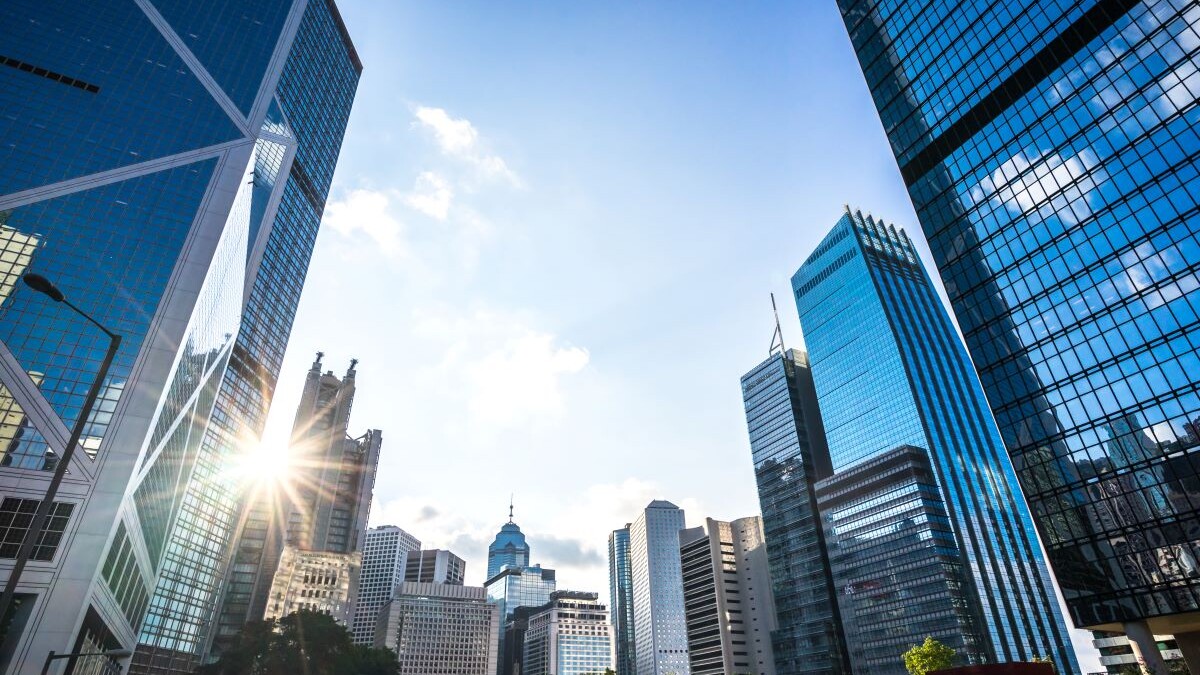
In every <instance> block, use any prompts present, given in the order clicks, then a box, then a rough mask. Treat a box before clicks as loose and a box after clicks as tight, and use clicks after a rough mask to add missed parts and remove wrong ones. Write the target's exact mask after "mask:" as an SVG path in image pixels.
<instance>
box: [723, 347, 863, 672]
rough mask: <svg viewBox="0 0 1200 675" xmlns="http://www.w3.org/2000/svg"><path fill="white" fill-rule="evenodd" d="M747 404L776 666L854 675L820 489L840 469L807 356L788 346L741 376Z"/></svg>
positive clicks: (789, 669) (780, 670) (791, 670)
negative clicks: (818, 485)
mask: <svg viewBox="0 0 1200 675" xmlns="http://www.w3.org/2000/svg"><path fill="white" fill-rule="evenodd" d="M742 398H743V401H744V403H745V407H746V426H747V427H748V429H749V432H750V450H751V453H752V456H753V459H754V476H755V480H756V481H757V483H758V502H759V506H760V507H761V509H762V520H763V532H764V534H765V535H766V538H767V561H768V564H769V567H770V577H771V586H772V595H773V596H774V603H775V616H776V628H775V630H774V631H772V633H771V643H772V651H773V653H774V661H775V667H776V669H777V670H778V671H779V672H780V673H798V674H800V673H803V674H811V675H849V673H850V664H849V660H848V658H849V657H848V656H847V654H846V649H845V640H844V638H843V637H842V632H841V623H840V618H839V616H838V606H837V596H836V594H835V592H834V586H833V579H832V577H831V576H830V575H829V573H828V569H829V560H828V556H827V552H826V548H825V540H824V537H823V535H822V528H821V518H820V513H819V512H818V510H817V498H816V492H815V487H814V486H815V483H816V482H817V480H819V479H821V478H827V477H828V476H829V475H830V474H831V473H832V472H833V469H832V468H831V466H830V461H829V450H828V448H827V447H826V445H825V430H824V427H823V426H822V425H821V413H820V409H819V407H818V405H817V396H816V390H815V389H814V387H813V381H812V373H811V371H810V370H809V364H808V356H807V355H806V354H805V353H804V352H800V351H796V350H794V349H783V348H782V345H781V348H780V350H779V351H778V353H775V354H771V355H770V357H769V358H767V360H766V361H763V362H762V363H760V364H759V365H758V366H756V367H755V368H754V369H753V370H751V371H750V372H748V373H746V375H745V376H743V377H742Z"/></svg>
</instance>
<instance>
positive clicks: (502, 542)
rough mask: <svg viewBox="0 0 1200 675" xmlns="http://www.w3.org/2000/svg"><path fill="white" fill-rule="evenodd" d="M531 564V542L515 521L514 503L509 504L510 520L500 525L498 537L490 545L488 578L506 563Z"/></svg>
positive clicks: (516, 564) (519, 565)
mask: <svg viewBox="0 0 1200 675" xmlns="http://www.w3.org/2000/svg"><path fill="white" fill-rule="evenodd" d="M528 564H529V544H528V543H526V541H525V535H524V534H523V533H522V532H521V528H520V526H518V525H517V524H516V523H514V522H513V514H512V505H511V504H509V506H508V522H507V523H505V524H504V525H502V526H500V531H499V532H497V533H496V538H495V539H493V540H492V544H491V546H488V566H487V578H488V579H491V578H492V577H494V576H496V575H497V574H499V573H500V570H502V569H504V567H505V565H512V566H513V567H525V566H526V565H528Z"/></svg>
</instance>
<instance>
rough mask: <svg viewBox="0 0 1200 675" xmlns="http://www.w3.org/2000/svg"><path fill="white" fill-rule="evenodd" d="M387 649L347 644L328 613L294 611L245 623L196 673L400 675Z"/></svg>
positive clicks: (346, 634) (345, 633)
mask: <svg viewBox="0 0 1200 675" xmlns="http://www.w3.org/2000/svg"><path fill="white" fill-rule="evenodd" d="M399 672H400V664H399V662H397V660H396V654H395V653H394V652H392V650H390V649H374V648H371V647H363V646H361V645H355V644H352V643H351V642H350V633H349V631H347V630H346V629H345V628H344V627H342V626H340V625H338V623H337V622H336V621H334V620H333V618H332V617H330V616H329V615H327V614H321V613H319V612H308V611H302V612H296V613H295V614H289V615H287V616H285V617H283V618H282V619H280V620H278V621H253V622H251V623H248V624H246V626H245V627H244V628H243V629H242V632H241V633H240V634H239V635H238V639H237V641H236V642H235V643H234V644H233V646H232V647H230V648H229V649H228V650H227V651H226V652H225V653H224V654H222V655H221V659H220V660H219V661H217V662H216V663H212V664H209V665H207V666H201V667H199V668H197V669H196V673H197V675H298V674H300V673H306V674H307V675H399Z"/></svg>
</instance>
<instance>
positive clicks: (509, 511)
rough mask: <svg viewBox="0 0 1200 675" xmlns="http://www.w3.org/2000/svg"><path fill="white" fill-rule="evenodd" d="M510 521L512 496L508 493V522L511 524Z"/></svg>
mask: <svg viewBox="0 0 1200 675" xmlns="http://www.w3.org/2000/svg"><path fill="white" fill-rule="evenodd" d="M512 519H513V496H512V493H511V492H510V493H509V494H508V522H510V523H511V522H512Z"/></svg>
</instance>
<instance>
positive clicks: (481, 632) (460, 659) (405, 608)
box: [375, 582, 500, 675]
mask: <svg viewBox="0 0 1200 675" xmlns="http://www.w3.org/2000/svg"><path fill="white" fill-rule="evenodd" d="M499 633H500V608H499V607H498V606H496V605H495V604H493V603H490V602H488V601H487V595H486V593H485V592H484V589H483V588H480V587H478V586H452V585H449V584H423V583H412V582H404V583H402V584H400V586H399V587H397V589H396V597H395V598H394V599H393V600H391V601H390V602H388V603H387V604H386V605H384V606H383V609H382V610H381V611H380V615H379V624H378V629H377V632H376V633H375V646H376V647H387V648H389V649H391V650H392V651H393V652H395V653H396V658H397V660H398V661H399V662H400V673H401V675H428V674H429V673H439V674H440V675H496V667H497V658H496V657H497V649H498V642H499Z"/></svg>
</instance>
